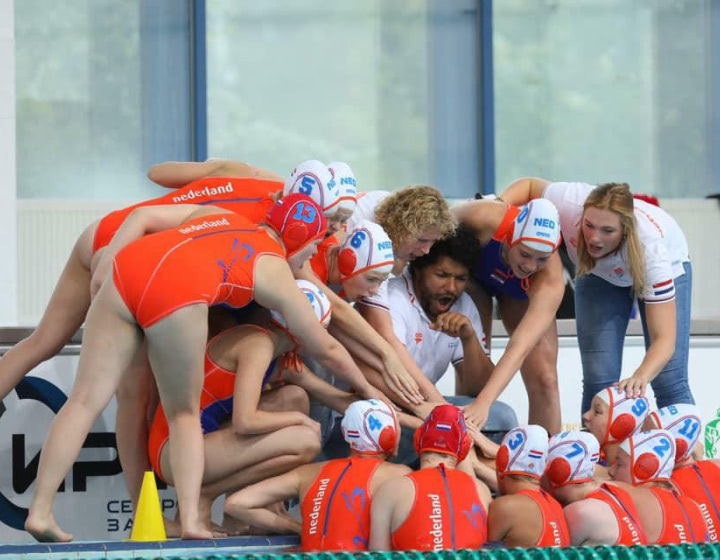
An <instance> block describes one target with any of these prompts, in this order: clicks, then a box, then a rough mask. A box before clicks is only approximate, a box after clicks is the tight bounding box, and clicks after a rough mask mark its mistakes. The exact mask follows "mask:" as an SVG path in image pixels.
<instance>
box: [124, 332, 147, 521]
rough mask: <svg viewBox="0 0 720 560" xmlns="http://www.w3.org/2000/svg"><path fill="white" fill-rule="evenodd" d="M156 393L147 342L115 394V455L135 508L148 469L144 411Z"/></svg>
mask: <svg viewBox="0 0 720 560" xmlns="http://www.w3.org/2000/svg"><path fill="white" fill-rule="evenodd" d="M156 395H157V387H156V386H155V380H154V379H153V376H152V370H151V369H150V363H149V362H148V357H147V345H146V344H143V345H142V346H141V347H140V349H139V350H138V352H137V353H136V354H135V357H134V359H133V362H132V364H131V365H130V368H129V369H128V371H127V372H126V373H125V374H124V375H123V377H122V380H121V381H120V386H119V387H118V390H117V392H116V393H115V397H116V399H117V415H116V420H115V432H116V439H117V448H118V456H119V458H120V464H121V465H122V470H123V475H124V477H125V485H126V486H127V489H128V494H129V495H130V499H131V500H132V503H133V509H135V508H136V507H137V500H138V498H139V496H140V488H141V487H142V481H143V475H144V473H145V471H149V470H151V467H150V461H149V459H148V446H147V443H148V434H149V430H150V427H149V426H150V421H149V418H148V410H149V409H150V408H151V406H152V404H151V403H152V402H155V401H157V398H156ZM155 408H157V406H155ZM153 410H154V409H153Z"/></svg>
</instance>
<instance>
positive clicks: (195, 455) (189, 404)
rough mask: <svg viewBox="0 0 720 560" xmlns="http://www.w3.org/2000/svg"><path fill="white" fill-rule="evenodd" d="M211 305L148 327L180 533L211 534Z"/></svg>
mask: <svg viewBox="0 0 720 560" xmlns="http://www.w3.org/2000/svg"><path fill="white" fill-rule="evenodd" d="M207 309H208V308H207V306H206V305H204V304H195V305H190V306H188V307H183V308H181V309H178V310H177V311H175V312H173V313H172V314H170V315H168V316H167V317H165V318H164V319H162V320H161V321H159V322H158V323H156V324H154V325H153V326H152V327H149V328H147V329H145V336H146V337H147V341H148V356H149V358H150V365H151V366H152V370H153V373H154V375H155V381H156V382H157V386H158V391H159V393H160V400H161V402H162V404H163V409H164V410H165V415H166V416H167V420H168V427H169V431H170V439H169V442H170V443H172V444H173V445H171V446H170V449H169V453H170V455H169V457H170V463H171V465H172V472H173V475H174V479H175V482H176V484H175V488H176V491H177V497H178V509H179V510H180V525H181V527H182V537H183V538H186V539H208V538H212V533H211V532H210V531H208V530H207V529H205V528H204V527H203V524H202V521H201V519H200V517H199V511H198V507H199V500H200V485H201V484H202V477H203V457H204V453H203V434H202V429H201V427H200V393H201V391H202V383H203V359H204V355H205V344H206V342H207V332H208V326H207V320H208V318H207V316H208V312H207Z"/></svg>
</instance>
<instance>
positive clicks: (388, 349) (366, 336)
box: [296, 264, 424, 404]
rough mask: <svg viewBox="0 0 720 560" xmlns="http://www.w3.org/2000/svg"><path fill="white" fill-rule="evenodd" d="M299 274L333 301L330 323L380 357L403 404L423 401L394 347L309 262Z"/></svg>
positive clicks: (392, 386)
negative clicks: (330, 286) (322, 279)
mask: <svg viewBox="0 0 720 560" xmlns="http://www.w3.org/2000/svg"><path fill="white" fill-rule="evenodd" d="M296 276H297V277H299V278H303V279H305V280H308V281H310V282H312V283H314V284H315V285H317V286H318V287H319V288H320V289H321V290H322V291H323V292H325V294H326V295H327V296H328V299H329V300H330V303H331V304H332V310H333V312H332V320H331V324H332V326H333V328H334V329H338V330H339V331H341V332H342V333H343V334H344V336H345V337H347V338H350V339H353V340H355V341H357V342H358V343H359V344H361V345H362V346H363V347H364V348H366V349H367V350H368V351H369V352H371V353H373V354H374V355H376V356H377V357H378V359H379V360H380V362H381V364H382V368H381V369H380V372H381V373H382V374H383V379H385V382H386V383H387V384H388V386H389V387H390V388H391V389H392V390H393V391H394V392H395V393H396V394H397V395H398V396H399V397H400V398H401V400H402V401H404V402H403V404H407V403H416V404H417V403H420V402H422V400H423V397H422V394H421V392H420V389H419V388H418V383H417V382H416V380H415V378H414V376H412V375H411V374H410V373H409V372H408V371H407V369H406V367H405V365H404V362H403V361H402V360H401V359H400V358H399V357H398V355H397V353H396V352H395V350H394V348H393V346H392V345H391V344H389V343H388V342H387V341H386V340H385V339H384V338H383V337H382V336H380V334H378V332H377V331H376V330H375V329H374V328H373V327H372V326H371V325H370V324H368V322H367V321H366V320H365V319H364V318H363V316H362V315H361V314H360V313H358V312H357V311H356V310H355V309H353V307H352V306H351V305H350V304H349V303H348V302H346V301H345V300H344V299H342V298H341V297H339V296H338V295H337V294H336V293H335V292H333V291H332V290H331V289H330V288H328V287H327V286H326V285H325V284H324V283H323V282H322V281H321V280H320V279H319V278H318V277H317V276H316V275H315V274H314V273H313V272H312V270H311V269H310V266H309V264H306V265H305V266H303V268H302V269H300V271H299V272H298V273H297V274H296ZM373 365H376V364H373ZM423 377H424V376H423Z"/></svg>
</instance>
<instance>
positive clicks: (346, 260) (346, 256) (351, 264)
mask: <svg viewBox="0 0 720 560" xmlns="http://www.w3.org/2000/svg"><path fill="white" fill-rule="evenodd" d="M356 265H357V257H356V256H355V251H353V250H352V249H340V252H339V253H338V270H339V271H340V274H341V275H342V276H343V277H345V276H350V275H351V274H352V273H353V270H355V266H356Z"/></svg>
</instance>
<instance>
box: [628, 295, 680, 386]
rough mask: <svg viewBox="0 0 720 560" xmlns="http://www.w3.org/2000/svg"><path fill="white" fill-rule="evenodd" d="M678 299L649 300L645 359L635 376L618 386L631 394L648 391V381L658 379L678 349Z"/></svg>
mask: <svg viewBox="0 0 720 560" xmlns="http://www.w3.org/2000/svg"><path fill="white" fill-rule="evenodd" d="M676 312H677V311H676V306H675V300H672V301H668V302H665V303H652V304H650V303H648V304H645V318H646V320H647V328H648V334H649V335H650V346H649V348H648V349H647V352H645V357H644V358H643V361H642V363H641V364H640V366H638V368H637V369H636V370H635V373H633V374H632V377H628V378H627V379H623V380H622V381H620V383H619V385H618V387H619V388H620V390H623V389H625V390H626V391H627V394H628V396H630V397H634V398H637V397H639V396H640V395H644V394H645V389H646V388H647V385H648V383H650V382H651V381H652V380H653V379H655V378H656V377H657V376H658V374H659V373H660V372H661V371H662V369H663V368H664V367H665V364H667V363H668V361H669V360H670V358H672V355H673V353H674V352H675V338H676V336H677V333H676V328H675V325H676V322H675V313H676Z"/></svg>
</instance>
